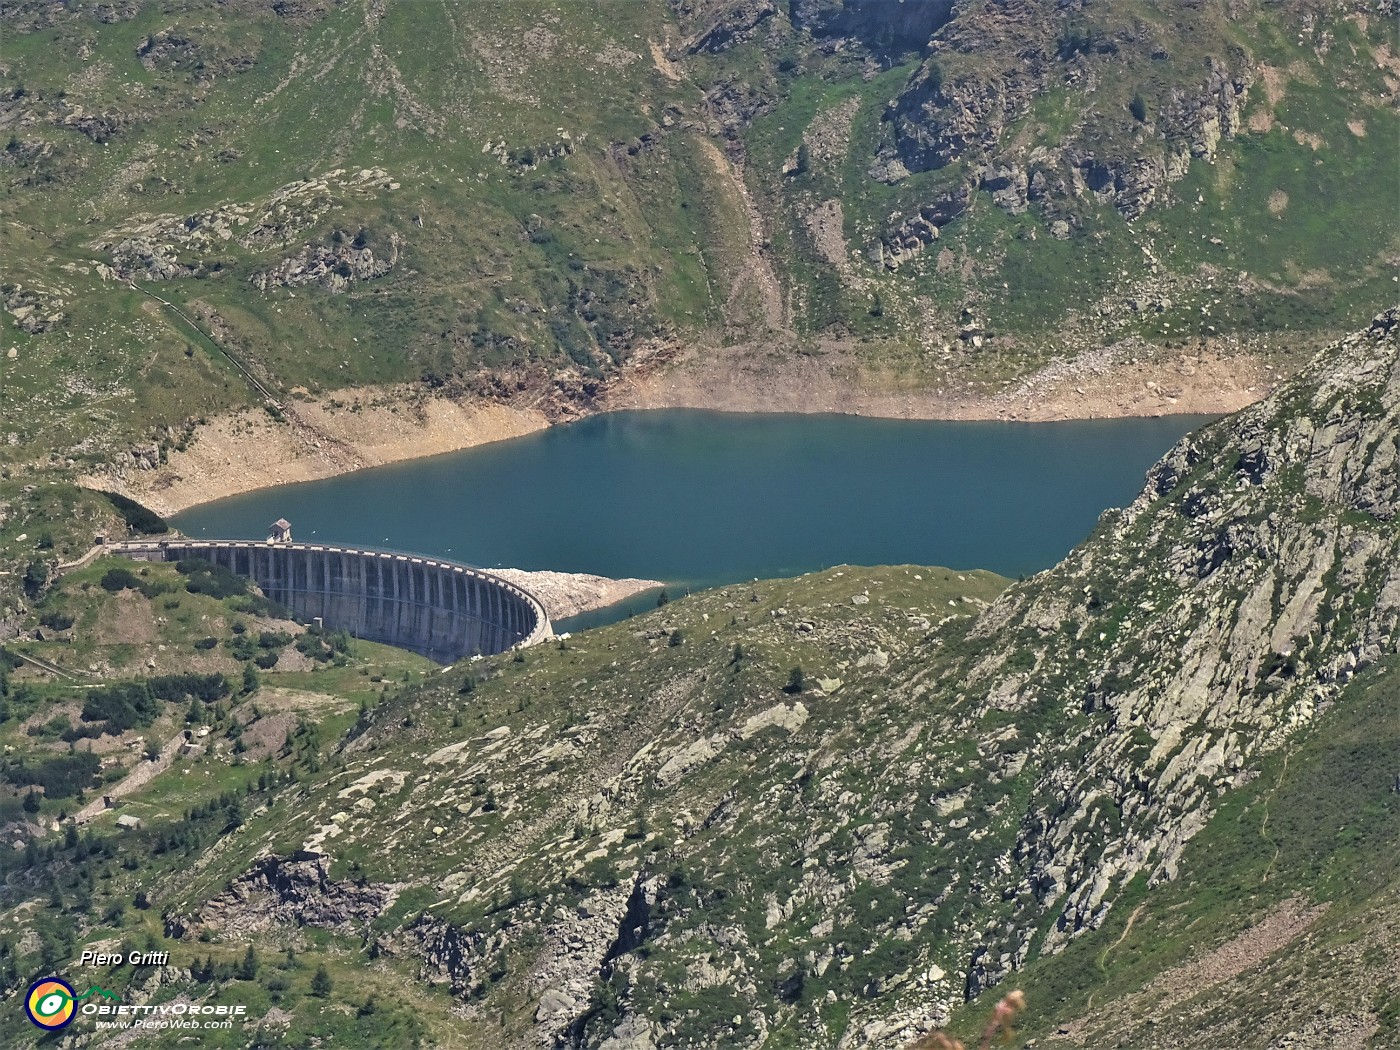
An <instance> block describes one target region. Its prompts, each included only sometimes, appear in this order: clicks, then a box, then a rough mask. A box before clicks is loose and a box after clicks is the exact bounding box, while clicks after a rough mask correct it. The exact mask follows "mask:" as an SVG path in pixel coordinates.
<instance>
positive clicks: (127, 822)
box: [117, 813, 141, 831]
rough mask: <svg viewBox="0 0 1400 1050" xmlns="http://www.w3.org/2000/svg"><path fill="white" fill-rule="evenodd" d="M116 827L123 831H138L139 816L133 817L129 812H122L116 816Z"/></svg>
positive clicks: (139, 825)
mask: <svg viewBox="0 0 1400 1050" xmlns="http://www.w3.org/2000/svg"><path fill="white" fill-rule="evenodd" d="M117 827H119V828H121V829H122V830H123V831H139V830H140V829H141V818H140V817H133V816H132V815H131V814H130V813H123V814H122V815H121V816H120V817H118V818H117Z"/></svg>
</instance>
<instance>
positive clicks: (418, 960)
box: [146, 312, 1400, 1050]
mask: <svg viewBox="0 0 1400 1050" xmlns="http://www.w3.org/2000/svg"><path fill="white" fill-rule="evenodd" d="M1398 325H1400V317H1397V314H1396V313H1395V312H1390V313H1387V314H1385V315H1382V316H1380V317H1378V318H1377V319H1376V320H1375V321H1374V322H1373V323H1372V325H1370V326H1369V327H1368V328H1367V329H1365V330H1364V331H1362V332H1359V333H1357V334H1356V335H1354V336H1351V337H1349V338H1347V339H1345V340H1343V341H1341V342H1340V343H1338V344H1336V345H1335V346H1333V347H1331V348H1329V349H1328V350H1327V351H1326V352H1324V353H1323V354H1320V355H1319V356H1318V357H1317V358H1316V359H1315V360H1314V362H1313V363H1312V364H1311V365H1309V366H1308V367H1307V368H1306V369H1305V370H1304V371H1303V372H1302V373H1301V374H1300V375H1299V376H1298V377H1297V378H1295V379H1294V380H1292V381H1290V382H1289V383H1288V384H1286V385H1285V386H1284V387H1283V388H1281V389H1280V391H1279V392H1278V393H1277V394H1276V395H1274V396H1273V397H1271V398H1269V399H1267V400H1266V401H1264V402H1262V403H1260V404H1259V405H1257V406H1255V407H1253V408H1251V409H1249V410H1247V411H1245V412H1242V413H1240V414H1238V415H1236V416H1233V417H1230V418H1227V419H1224V420H1222V421H1220V422H1219V423H1217V424H1214V425H1212V426H1210V427H1207V428H1206V429H1205V430H1202V431H1200V432H1198V433H1197V434H1194V435H1192V436H1190V437H1188V438H1187V439H1185V440H1183V441H1182V442H1181V443H1180V444H1179V445H1178V446H1177V447H1176V448H1175V449H1174V450H1173V451H1172V452H1171V453H1170V454H1169V455H1168V456H1167V457H1165V458H1164V459H1163V460H1162V461H1161V462H1160V463H1159V464H1158V465H1157V466H1156V467H1155V468H1154V469H1153V470H1152V471H1151V473H1150V474H1149V476H1148V479H1147V484H1146V487H1145V488H1144V490H1143V492H1142V494H1141V495H1140V496H1139V497H1138V498H1137V499H1136V500H1135V501H1134V503H1133V504H1132V505H1131V506H1129V507H1127V508H1125V509H1122V510H1115V511H1109V512H1107V513H1106V514H1105V515H1104V517H1103V519H1102V520H1101V522H1100V524H1099V526H1098V528H1097V529H1096V531H1095V534H1094V535H1093V536H1092V537H1091V538H1090V539H1089V540H1088V541H1086V542H1085V543H1084V544H1083V545H1082V546H1081V547H1080V548H1078V549H1077V550H1076V551H1075V552H1073V553H1072V554H1071V555H1070V556H1069V557H1068V558H1067V559H1066V560H1065V561H1064V562H1063V563H1062V564H1060V565H1059V566H1057V567H1056V568H1054V569H1052V570H1049V571H1047V572H1045V573H1042V574H1039V575H1038V576H1036V577H1034V578H1031V579H1028V580H1025V581H1022V582H1019V583H1012V584H1010V585H1009V586H1007V585H1006V582H1005V581H1000V580H998V579H996V578H994V577H989V576H987V575H986V574H980V573H962V574H955V573H949V572H947V571H946V570H936V569H919V568H914V567H901V568H893V569H879V570H866V569H840V570H831V571H828V572H826V573H822V574H817V575H814V576H811V577H805V578H802V579H799V580H795V581H777V582H766V583H755V584H753V585H751V586H745V587H736V588H727V589H723V590H719V591H713V592H707V593H703V594H699V595H695V596H692V597H690V598H687V599H685V600H683V601H677V602H672V603H671V604H669V605H667V606H665V607H663V608H661V609H659V610H658V611H657V612H655V613H653V614H650V615H648V616H646V617H642V618H638V619H636V620H632V621H628V622H625V623H622V624H619V625H616V626H614V627H611V628H605V629H601V630H598V631H593V632H588V633H585V634H583V635H580V636H578V637H576V638H575V639H572V640H570V641H568V642H565V643H562V644H561V645H559V646H558V647H557V648H549V649H544V650H535V651H531V652H528V653H524V654H521V655H520V656H519V657H518V658H512V657H500V658H494V659H492V660H487V661H481V662H478V663H475V664H470V665H467V666H464V667H460V668H457V669H454V670H453V671H450V672H448V673H446V674H443V675H440V676H436V677H435V678H434V679H433V680H432V681H431V682H428V683H425V684H423V685H421V686H415V687H411V688H407V689H405V690H403V691H401V692H399V693H398V694H397V695H395V696H392V697H390V698H388V699H386V701H385V702H384V703H383V704H381V705H380V706H377V707H373V708H366V709H365V710H364V711H363V712H362V714H361V716H360V719H359V721H358V722H357V723H356V725H355V726H354V727H353V728H352V729H351V730H350V731H349V733H348V735H347V737H346V739H345V740H344V741H343V742H342V743H340V744H339V745H333V746H332V748H331V750H330V752H329V754H327V755H326V757H325V758H324V759H320V760H318V761H317V762H316V763H315V766H314V767H313V766H310V765H306V764H300V765H298V766H297V767H296V768H297V769H298V770H299V773H298V776H297V779H296V781H295V782H294V783H293V784H290V785H288V786H285V787H283V788H281V789H280V790H278V791H277V792H274V793H272V794H271V795H269V796H267V797H266V801H265V803H264V805H265V807H266V809H265V810H260V811H259V812H257V813H254V814H252V815H251V816H249V817H248V818H247V820H246V823H244V824H243V825H242V828H241V830H238V831H237V832H235V833H232V834H225V835H224V836H222V837H221V838H219V839H218V841H217V844H216V845H215V846H213V848H209V849H206V850H204V851H203V852H202V853H200V854H198V855H197V857H196V859H194V861H193V863H192V864H189V865H186V866H185V868H184V869H182V870H181V871H179V872H178V873H175V872H172V873H171V874H170V875H169V876H165V877H160V878H157V879H155V880H154V881H150V880H149V879H148V881H147V883H146V884H147V885H151V886H153V887H154V889H153V894H154V896H155V898H156V900H157V901H158V905H159V908H160V910H161V911H162V913H163V915H164V923H165V931H164V932H165V934H166V936H167V937H168V938H170V943H172V944H173V945H175V946H176V951H177V953H178V952H189V951H193V952H195V953H196V955H197V954H198V953H199V952H200V951H201V950H202V947H201V946H202V945H205V944H214V945H216V946H225V947H222V948H221V949H220V950H221V951H223V952H225V953H230V952H232V953H236V952H237V951H238V950H241V949H240V948H239V945H241V944H242V943H244V942H245V941H246V939H247V938H249V937H252V936H256V938H257V940H258V943H259V944H261V945H263V946H264V950H267V946H268V945H278V946H281V945H282V944H283V942H285V943H286V945H287V946H289V947H294V948H295V949H296V951H297V952H303V951H307V950H315V951H321V952H325V953H330V954H329V956H328V957H331V958H337V957H338V958H340V959H341V960H342V965H344V963H345V962H346V961H347V960H348V962H350V963H352V964H353V965H354V968H355V971H356V973H357V974H358V975H359V979H360V980H361V981H362V984H361V985H360V987H361V988H362V989H363V988H364V987H365V986H366V985H368V986H370V987H374V988H376V989H378V990H379V991H380V992H381V993H382V994H384V995H385V996H387V995H388V990H389V989H391V988H394V987H397V985H398V983H399V982H402V981H403V980H404V975H405V974H409V973H413V974H417V975H418V977H419V978H421V980H422V981H424V982H426V990H425V991H421V992H415V993H414V994H415V996H424V997H426V1001H430V1002H432V1001H437V1002H441V1001H443V1000H445V1001H446V1002H453V1003H456V1004H457V1009H458V1014H459V1017H458V1020H456V1021H454V1022H452V1026H451V1027H452V1031H453V1032H454V1035H453V1037H452V1038H453V1039H454V1040H457V1041H460V1042H462V1043H463V1044H464V1045H469V1046H502V1045H519V1046H545V1047H550V1046H576V1047H608V1048H610V1050H619V1048H622V1047H630V1048H640V1047H662V1046H664V1047H681V1046H695V1047H701V1046H706V1047H708V1046H714V1045H734V1046H745V1045H747V1046H760V1045H762V1046H769V1047H773V1046H802V1047H821V1046H830V1047H837V1046H841V1047H855V1046H872V1047H873V1046H879V1047H897V1046H903V1045H904V1044H906V1043H907V1042H909V1041H910V1040H911V1039H912V1038H913V1037H915V1036H916V1035H917V1034H918V1033H920V1032H921V1031H925V1030H928V1029H929V1028H931V1027H933V1026H935V1025H941V1024H943V1023H945V1022H948V1021H949V1019H950V1018H951V1023H953V1024H954V1025H955V1026H956V1025H967V1026H971V1027H975V1024H976V1019H977V1013H978V1011H979V1010H980V1009H983V1008H984V1004H985V999H979V995H980V993H982V992H983V991H984V990H985V989H987V988H990V987H994V986H999V985H1004V984H1006V983H1007V982H1013V981H1014V982H1016V983H1018V984H1020V983H1023V982H1024V984H1025V986H1026V987H1028V988H1029V989H1030V990H1031V993H1032V994H1031V1007H1030V1009H1029V1011H1028V1015H1027V1017H1028V1020H1027V1024H1028V1025H1029V1026H1030V1028H1031V1029H1032V1030H1033V1031H1035V1032H1038V1033H1041V1034H1043V1035H1045V1036H1046V1037H1050V1036H1054V1037H1056V1038H1058V1039H1060V1040H1070V1041H1071V1042H1074V1041H1076V1040H1077V1041H1078V1042H1079V1043H1081V1044H1083V1042H1084V1040H1085V1039H1089V1043H1088V1044H1087V1045H1107V1044H1105V1042H1104V1040H1105V1039H1107V1038H1109V1033H1117V1035H1115V1036H1114V1038H1116V1039H1117V1040H1118V1042H1117V1044H1116V1045H1132V1046H1138V1045H1144V1046H1145V1045H1200V1046H1205V1045H1219V1044H1216V1043H1210V1042H1209V1041H1208V1039H1209V1038H1213V1037H1207V1036H1202V1035H1201V1034H1200V1033H1202V1032H1216V1033H1217V1034H1220V1033H1226V1034H1227V1035H1228V1038H1229V1039H1230V1041H1231V1042H1232V1043H1233V1044H1234V1045H1241V1046H1261V1047H1262V1046H1274V1045H1283V1043H1281V1042H1279V1041H1278V1040H1280V1039H1282V1038H1283V1037H1284V1036H1285V1035H1287V1040H1286V1041H1287V1044H1288V1045H1291V1046H1315V1047H1321V1046H1334V1045H1356V1046H1365V1045H1375V1046H1379V1045H1385V1044H1384V1042H1383V1040H1384V1039H1385V1038H1388V1037H1389V1036H1388V1035H1387V1034H1386V1033H1390V1034H1393V1033H1394V1025H1395V1017H1396V1004H1395V1002H1394V1000H1393V998H1387V995H1388V994H1389V993H1387V992H1386V988H1387V984H1386V981H1385V979H1384V976H1383V975H1384V974H1385V973H1386V972H1388V969H1389V965H1390V964H1389V962H1388V961H1387V960H1392V961H1393V959H1394V958H1395V956H1396V952H1397V944H1396V941H1395V937H1394V929H1393V923H1388V922H1384V921H1381V919H1382V918H1383V916H1384V915H1385V914H1386V908H1387V904H1386V901H1387V900H1389V899H1391V897H1390V896H1389V895H1392V894H1393V891H1394V881H1393V868H1391V867H1390V866H1389V864H1388V862H1387V861H1386V860H1385V858H1387V857H1391V856H1393V853H1394V848H1395V843H1396V836H1395V834H1394V828H1395V823H1394V821H1395V814H1396V808H1395V807H1396V803H1395V801H1394V798H1393V791H1392V789H1393V775H1394V771H1393V768H1392V764H1391V760H1392V759H1393V753H1392V751H1391V744H1392V743H1393V739H1394V734H1393V725H1394V719H1393V717H1392V716H1393V704H1394V696H1395V694H1394V688H1393V677H1394V674H1395V673H1396V672H1397V670H1398V668H1397V666H1396V665H1395V653H1396V648H1397V632H1400V568H1397V567H1400V526H1397V521H1396V513H1397V509H1400V506H1398V504H1397V500H1398V499H1400V490H1398V489H1397V469H1396V467H1397V453H1400V328H1398V327H1397V326H1398ZM299 753H300V754H301V755H302V759H303V763H304V760H305V755H306V752H305V751H299ZM1333 902H1335V903H1333ZM1139 924H1140V928H1139ZM1251 925H1253V926H1257V927H1258V932H1257V933H1242V932H1241V931H1242V930H1245V929H1246V928H1247V927H1249V926H1251ZM1135 930H1136V931H1137V932H1134V931H1135ZM1144 931H1147V932H1146V933H1144ZM1357 938H1360V940H1359V941H1358V940H1357ZM315 944H319V945H321V946H322V947H320V948H316V949H310V947H309V946H310V945H315ZM1300 951H1301V952H1302V953H1303V954H1302V955H1298V954H1297V952H1300ZM1330 952H1338V953H1340V954H1339V955H1338V956H1336V957H1341V958H1345V959H1346V963H1347V966H1348V978H1347V980H1346V981H1342V982H1333V981H1330V979H1329V980H1328V982H1327V984H1326V986H1324V985H1321V984H1318V983H1317V981H1318V980H1319V976H1318V975H1317V974H1316V973H1313V972H1311V971H1309V970H1308V968H1307V967H1308V965H1310V964H1306V963H1304V962H1301V961H1297V962H1290V960H1306V959H1314V960H1316V959H1321V958H1324V957H1331V956H1329V955H1328V953H1330ZM1300 967H1301V969H1300ZM379 982H383V983H382V984H381V983H379ZM1153 982H1157V983H1155V984H1154V983H1153ZM1299 982H1302V983H1301V984H1300V983H1299ZM1334 984H1335V985H1337V987H1335V988H1334V987H1332V985H1334ZM230 987H231V988H234V989H236V988H239V987H242V985H237V984H235V985H231V986H230ZM1163 988H1165V989H1167V990H1166V991H1162V989H1163ZM1266 988H1274V989H1276V991H1275V992H1270V993H1268V994H1271V995H1274V996H1275V997H1276V1001H1277V1002H1278V1003H1279V1004H1283V1005H1285V1006H1286V1007H1287V1009H1282V1008H1280V1009H1276V1010H1273V1011H1272V1012H1269V1013H1266V1014H1259V1012H1257V1011H1256V1012H1254V1013H1250V1014H1249V1015H1248V1016H1250V1017H1253V1018H1256V1022H1255V1023H1254V1025H1253V1026H1252V1027H1250V1028H1248V1029H1244V1028H1242V1027H1241V1025H1240V1022H1239V1017H1240V1016H1242V1015H1241V1014H1240V1013H1239V1012H1238V1011H1236V1010H1234V1009H1233V1008H1232V1007H1231V1006H1230V1002H1231V1000H1230V998H1229V996H1230V995H1232V994H1237V993H1242V992H1243V991H1244V990H1250V991H1251V992H1252V993H1254V994H1264V993H1263V991H1262V990H1263V989H1266ZM1198 992H1199V993H1201V994H1199V995H1198V994H1197V993H1198ZM1037 995H1038V998H1037ZM1096 996H1098V997H1099V998H1098V999H1096ZM1135 996H1136V998H1134V997H1135ZM435 997H436V998H435ZM969 1001H971V1005H968V1006H965V1005H964V1004H965V1003H968V1002H969ZM1162 1020H1165V1021H1166V1022H1169V1023H1170V1025H1172V1026H1173V1027H1164V1028H1162V1029H1161V1030H1160V1031H1159V1030H1158V1029H1157V1028H1156V1027H1154V1026H1155V1025H1157V1024H1158V1022H1159V1021H1162ZM1285 1026H1286V1027H1285ZM1057 1033H1058V1034H1057ZM1095 1033H1097V1034H1095ZM1172 1033H1176V1034H1175V1035H1174V1036H1173V1035H1172ZM1289 1033H1291V1034H1289ZM1348 1033H1349V1034H1348ZM1358 1033H1359V1034H1358ZM1343 1036H1344V1037H1345V1039H1350V1040H1352V1042H1348V1043H1339V1042H1338V1041H1337V1040H1338V1039H1341V1038H1343ZM1221 1037H1222V1038H1224V1037H1225V1036H1221ZM1372 1037H1374V1038H1375V1039H1377V1040H1382V1041H1381V1042H1370V1043H1369V1044H1368V1042H1367V1041H1368V1040H1370V1039H1372ZM1201 1039H1207V1041H1205V1042H1202V1041H1200V1040H1201ZM1357 1040H1359V1041H1357Z"/></svg>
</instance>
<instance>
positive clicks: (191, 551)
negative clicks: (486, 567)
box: [109, 523, 551, 663]
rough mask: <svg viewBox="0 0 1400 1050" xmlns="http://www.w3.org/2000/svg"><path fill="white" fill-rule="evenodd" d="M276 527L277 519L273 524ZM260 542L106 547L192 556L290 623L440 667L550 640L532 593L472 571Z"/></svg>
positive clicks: (410, 558)
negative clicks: (245, 581) (234, 579)
mask: <svg viewBox="0 0 1400 1050" xmlns="http://www.w3.org/2000/svg"><path fill="white" fill-rule="evenodd" d="M279 524H280V523H279ZM284 534H285V535H286V536H287V537H288V539H285V540H284V539H281V538H280V537H278V538H273V537H271V536H270V537H269V542H264V543H259V542H256V541H252V540H192V539H171V540H140V541H128V542H125V543H117V544H112V545H111V547H110V548H109V550H110V551H111V553H113V554H119V555H122V556H123V557H127V558H133V559H136V560H138V561H166V562H175V561H181V560H183V559H185V558H200V559H203V560H205V561H208V562H212V563H214V564H215V565H222V566H224V567H225V568H227V569H229V570H230V571H232V572H235V573H237V574H238V575H240V576H247V577H249V578H250V579H251V580H253V581H254V582H255V583H256V584H257V585H258V587H260V588H261V589H262V592H263V594H265V595H267V597H268V598H269V599H271V600H272V601H274V602H277V603H278V604H279V605H282V606H283V607H285V608H286V609H287V610H288V611H290V612H291V614H292V615H293V616H295V617H296V618H297V619H299V620H304V621H310V620H313V619H315V618H317V617H319V618H320V619H321V622H322V623H324V624H325V625H326V627H328V628H331V629H333V630H346V631H349V632H350V633H351V634H353V635H354V636H355V637H356V638H365V639H368V640H370V641H373V642H384V643H386V644H388V645H395V646H399V647H400V648H403V649H410V650H412V651H413V652H416V653H421V654H422V655H423V656H426V657H428V658H429V659H432V660H437V661H438V662H440V663H455V662H456V661H457V660H461V659H462V658H464V657H468V656H474V655H476V654H481V655H484V656H489V655H491V654H492V653H500V652H504V651H506V650H507V649H511V648H514V647H516V646H527V645H534V644H535V643H537V642H540V641H543V640H544V639H546V638H549V637H551V628H550V623H549V616H548V615H547V614H546V612H545V609H544V606H543V605H541V604H540V602H539V600H538V599H537V598H535V596H534V595H532V594H530V593H529V592H527V591H525V590H523V589H522V588H520V587H517V586H515V585H514V584H511V583H507V582H506V581H505V580H502V579H500V578H499V577H496V576H493V575H491V574H490V573H489V572H485V571H483V570H481V569H475V568H472V567H470V566H467V565H461V564H458V563H456V562H447V561H439V560H435V559H432V558H424V557H420V556H418V555H414V554H400V553H396V552H394V551H377V550H364V549H360V548H354V547H331V546H327V545H325V544H309V543H292V542H290V526H287V527H286V530H285V533H284Z"/></svg>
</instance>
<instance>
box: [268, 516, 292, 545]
mask: <svg viewBox="0 0 1400 1050" xmlns="http://www.w3.org/2000/svg"><path fill="white" fill-rule="evenodd" d="M267 542H268V543H291V542H292V523H291V522H290V521H288V520H287V519H286V518H278V519H277V520H276V521H274V522H273V523H272V524H271V525H269V526H268V527H267Z"/></svg>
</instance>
